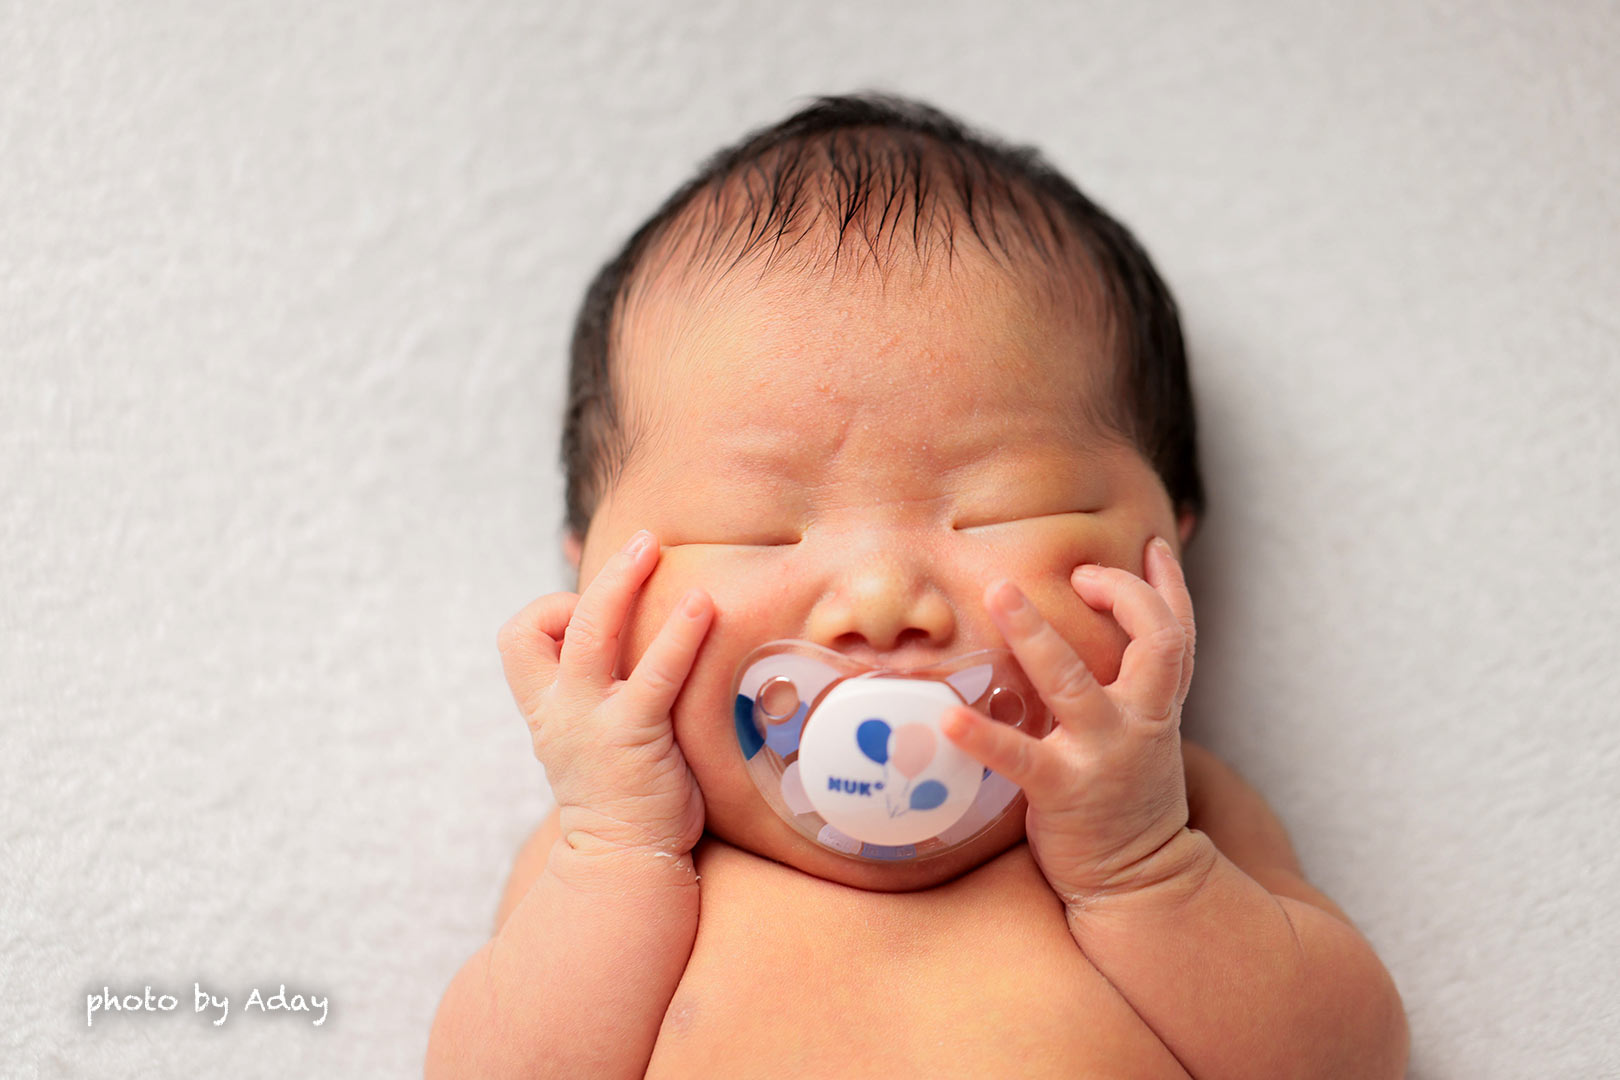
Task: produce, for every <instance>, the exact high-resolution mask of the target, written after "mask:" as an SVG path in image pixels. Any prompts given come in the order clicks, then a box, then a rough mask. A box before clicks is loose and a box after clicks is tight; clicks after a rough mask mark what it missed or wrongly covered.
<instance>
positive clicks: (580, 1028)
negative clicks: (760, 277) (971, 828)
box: [427, 266, 1407, 1080]
mask: <svg viewBox="0 0 1620 1080" xmlns="http://www.w3.org/2000/svg"><path fill="white" fill-rule="evenodd" d="M1035 296H1036V290H1020V289H1014V288H1011V287H1009V285H1008V283H1007V281H1006V279H1005V278H1004V277H997V276H996V275H995V274H993V273H991V272H989V271H984V272H982V273H978V274H975V273H974V272H973V271H972V269H971V268H966V269H964V268H963V267H962V266H958V268H957V269H956V270H955V271H954V272H953V273H952V275H950V277H948V278H945V279H942V280H934V281H928V282H923V281H920V280H918V281H912V282H910V283H908V282H906V281H904V280H902V279H901V278H899V277H897V278H892V279H890V280H888V281H887V282H875V281H866V280H855V281H847V282H843V283H840V284H838V285H837V286H826V285H823V284H821V283H816V284H811V285H806V284H805V283H803V282H797V281H791V280H776V281H767V282H766V283H763V284H757V285H750V286H749V287H748V288H747V289H739V290H732V291H729V292H724V293H722V294H720V296H719V298H717V299H711V300H710V301H709V302H707V303H705V304H702V305H694V304H689V303H683V302H681V301H680V300H679V299H677V295H676V294H672V295H670V296H669V297H668V298H667V299H666V300H664V301H662V302H660V301H659V299H658V298H657V297H656V296H655V297H654V299H653V300H651V301H649V310H647V311H646V312H645V313H644V317H641V318H638V319H637V320H636V321H635V322H634V323H633V324H632V325H631V327H630V330H629V332H628V335H627V340H626V342H625V344H624V347H625V350H626V355H630V356H635V357H638V358H649V359H646V360H642V359H638V361H637V363H636V364H632V365H629V366H628V371H627V374H626V378H627V381H628V386H627V388H626V392H627V394H628V395H629V397H630V399H631V400H632V401H634V402H636V403H637V406H638V413H637V415H638V417H639V418H640V422H643V423H645V425H646V426H645V433H646V434H645V437H644V438H643V439H641V440H640V441H639V442H638V443H637V445H636V448H635V450H634V453H633V455H632V465H631V466H630V467H629V468H628V469H626V470H625V472H624V473H623V475H622V476H621V477H619V478H618V480H617V482H616V484H615V486H614V487H613V488H612V490H611V491H610V492H609V493H608V495H607V496H606V498H605V499H604V501H603V502H602V504H601V505H600V508H599V509H598V511H597V513H596V515H595V516H594V518H593V519H592V521H591V525H590V529H589V532H588V534H587V536H586V537H585V538H584V542H583V544H582V545H581V544H578V543H571V544H570V545H569V554H570V557H571V559H572V560H573V561H574V562H575V565H576V566H577V567H578V569H579V580H580V582H581V584H582V585H583V588H582V591H581V592H579V593H578V594H575V593H555V594H551V595H549V596H545V597H542V598H540V599H538V600H536V601H535V602H534V603H532V604H530V605H529V606H528V607H526V608H525V609H524V610H523V611H522V612H520V613H519V614H518V615H517V616H515V617H514V618H513V619H512V620H511V621H510V622H509V623H508V624H507V625H506V626H505V627H503V629H502V632H501V635H500V640H499V644H500V650H501V655H502V659H503V662H504V665H505V670H506V675H507V679H508V682H509V683H510V685H511V688H512V691H513V695H514V697H515V699H516V700H517V702H518V705H519V707H520V709H521V710H522V711H523V713H524V715H525V717H526V719H527V720H528V722H529V726H530V730H531V734H532V736H533V739H534V744H535V749H536V753H537V755H538V756H539V758H540V760H541V761H542V763H543V764H544V765H545V767H546V773H547V778H548V780H549V782H550V784H551V786H552V790H553V792H554V794H555V795H556V797H557V801H558V809H557V811H555V812H554V813H553V814H552V815H551V816H550V817H549V818H548V819H547V820H546V821H545V822H544V823H543V824H542V825H541V826H540V828H539V829H538V830H537V831H536V832H535V834H534V835H533V836H532V837H531V838H530V840H529V841H528V843H526V844H525V845H524V847H523V850H522V851H521V852H520V853H519V855H518V859H517V863H516V866H515V868H514V870H513V873H512V876H511V881H510V883H509V884H508V887H507V890H506V894H505V897H504V899H503V900H502V902H501V905H500V910H499V912H498V914H497V919H496V930H495V934H494V936H493V937H492V938H491V940H490V941H489V942H488V943H487V944H486V945H485V946H484V947H483V948H482V949H481V950H479V952H478V953H477V954H476V955H475V956H474V957H473V958H472V959H471V960H469V961H468V963H467V964H466V965H465V966H464V967H463V968H462V970H461V971H460V972H459V973H458V975H457V976H456V979H455V980H454V981H453V982H452V984H451V986H450V988H449V989H448V990H447V991H446V994H445V999H444V1001H443V1003H442V1004H441V1006H440V1009H439V1014H438V1016H437V1018H436V1020H435V1025H434V1030H433V1033H432V1036H431V1039H430V1046H429V1053H428V1069H427V1071H428V1074H429V1075H430V1076H462V1075H465V1076H479V1077H495V1076H507V1075H511V1076H569V1077H576V1076H579V1077H584V1076H588V1077H607V1076H640V1075H646V1076H652V1077H692V1076H721V1077H743V1076H760V1077H785V1076H801V1075H802V1076H884V1077H898V1076H924V1075H926V1076H964V1077H966V1076H972V1077H984V1076H1020V1077H1044V1076H1052V1077H1058V1076H1062V1077H1074V1076H1109V1077H1115V1076H1117V1077H1187V1076H1193V1077H1199V1078H1216V1077H1234V1078H1237V1077H1241V1078H1243V1080H1255V1078H1262V1077H1291V1078H1292V1077H1315V1076H1344V1077H1357V1078H1382V1077H1398V1076H1400V1075H1402V1073H1403V1071H1404V1067H1405V1059H1406V1053H1407V1030H1406V1021H1405V1017H1404V1013H1403V1011H1402V1008H1401V1004H1400V999H1399V996H1398V995H1397V993H1396V991H1395V988H1394V985H1393V983H1392V982H1391V980H1390V978H1389V976H1388V974H1387V973H1386V972H1385V970H1384V968H1383V966H1382V965H1381V964H1380V963H1379V961H1378V959H1377V957H1376V955H1375V954H1374V953H1373V951H1372V949H1371V948H1370V947H1369V946H1368V944H1367V942H1366V941H1365V940H1364V939H1363V938H1362V937H1361V935H1360V934H1359V933H1357V931H1356V930H1355V929H1354V928H1353V927H1352V925H1351V924H1350V922H1349V920H1348V919H1347V918H1346V917H1345V915H1344V913H1343V912H1341V911H1340V910H1339V909H1338V908H1337V907H1336V906H1335V905H1334V904H1333V903H1332V901H1330V900H1329V899H1328V898H1327V897H1325V896H1324V895H1322V893H1320V892H1319V891H1317V890H1316V889H1315V888H1313V887H1312V886H1311V885H1309V884H1308V883H1307V882H1306V881H1305V880H1304V878H1303V876H1302V874H1301V870H1300V865H1299V863H1298V861H1297V859H1296V857H1295V854H1294V852H1293V850H1292V848H1291V846H1290V844H1289V841H1288V839H1287V836H1286V834H1285V832H1284V831H1283V828H1282V826H1281V825H1280V823H1279V822H1278V821H1277V819H1276V817H1275V816H1274V815H1273V814H1272V812H1271V811H1270V810H1269V809H1268V808H1267V807H1266V805H1265V803H1264V801H1263V800H1262V799H1261V798H1260V797H1259V796H1258V795H1257V794H1256V793H1255V792H1254V791H1253V790H1252V789H1251V788H1249V787H1248V786H1247V785H1246V784H1244V783H1243V781H1242V780H1240V779H1239V778H1238V777H1237V776H1236V775H1235V774H1234V773H1233V772H1232V771H1231V770H1230V769H1229V768H1227V767H1226V766H1225V765H1223V764H1222V763H1221V762H1219V761H1218V760H1216V759H1215V758H1214V757H1213V756H1212V755H1210V754H1209V753H1208V752H1207V751H1204V750H1201V749H1199V748H1198V747H1196V746H1194V745H1193V744H1191V743H1188V742H1185V741H1183V740H1182V738H1181V735H1180V727H1181V721H1182V704H1183V702H1184V701H1185V700H1186V697H1187V692H1188V688H1189V685H1190V683H1191V679H1192V675H1193V655H1194V643H1195V636H1196V630H1195V623H1194V617H1193V605H1192V600H1191V597H1190V596H1189V594H1188V590H1187V586H1186V582H1185V580H1184V578H1183V575H1182V570H1181V565H1180V559H1179V556H1180V550H1181V547H1182V546H1183V545H1184V544H1185V542H1186V540H1187V538H1188V536H1189V535H1190V533H1191V531H1192V529H1193V526H1194V524H1195V523H1194V522H1193V521H1192V520H1191V519H1190V518H1182V519H1180V520H1178V519H1177V517H1176V515H1175V513H1174V510H1173V508H1172V506H1171V502H1170V499H1169V496H1168V494H1167V492H1166V490H1165V488H1164V486H1163V484H1162V483H1161V481H1160V480H1159V478H1158V476H1157V475H1156V474H1155V472H1154V471H1153V468H1152V467H1151V465H1150V464H1149V463H1148V461H1147V460H1146V459H1145V458H1143V457H1142V455H1141V454H1140V453H1139V452H1138V451H1136V450H1135V449H1134V448H1132V447H1130V446H1129V445H1127V444H1125V443H1124V442H1123V441H1122V440H1120V439H1118V438H1110V437H1109V436H1108V435H1107V434H1106V433H1105V432H1104V431H1103V430H1102V429H1101V427H1100V426H1098V425H1097V424H1094V423H1092V422H1089V421H1086V420H1082V419H1079V417H1081V416H1083V415H1084V414H1085V410H1081V409H1078V408H1077V407H1076V405H1075V403H1076V402H1080V401H1082V400H1083V399H1085V397H1086V396H1087V395H1093V396H1094V395H1096V394H1097V393H1099V392H1100V391H1099V389H1098V387H1099V386H1101V385H1106V384H1103V383H1101V382H1100V381H1096V382H1094V380H1093V378H1092V376H1090V375H1089V374H1088V373H1089V372H1094V371H1095V370H1097V369H1098V368H1099V366H1101V365H1104V363H1105V360H1104V357H1103V354H1102V344H1101V335H1099V334H1098V333H1097V332H1096V329H1095V328H1094V327H1091V326H1088V325H1085V324H1084V323H1083V320H1081V319H1080V318H1079V317H1078V316H1074V315H1066V314H1064V313H1062V312H1060V311H1057V310H1054V309H1053V308H1051V307H1050V306H1048V305H1045V304H1044V303H1042V302H1041V301H1039V300H1037V299H1035ZM651 358H656V359H655V360H654V359H651ZM638 540H639V541H641V544H640V545H639V546H638V545H637V541H638ZM627 542H628V543H627ZM688 597H690V598H692V599H693V601H694V607H693V608H692V610H691V611H686V610H683V607H682V602H683V600H685V599H687V598H688ZM777 638H801V639H805V640H809V641H812V642H815V643H817V644H820V645H823V646H826V647H828V648H831V649H835V650H838V651H841V652H844V653H846V654H847V655H849V656H851V657H853V658H855V659H858V660H861V661H863V662H866V663H870V664H884V665H892V666H906V665H912V664H924V663H929V662H933V661H937V660H940V659H944V658H948V657H951V656H956V655H960V654H962V653H965V652H969V651H973V650H976V649H982V648H991V647H1001V648H1008V649H1010V650H1011V651H1012V652H1013V653H1014V655H1015V656H1016V657H1017V659H1018V662H1019V664H1020V665H1021V666H1022V667H1023V669H1024V671H1025V672H1026V674H1027V675H1028V676H1029V678H1030V680H1031V682H1032V683H1033V684H1034V685H1035V687H1036V689H1037V690H1038V691H1039V693H1040V695H1041V697H1042V699H1043V700H1044V702H1045V704H1046V706H1047V707H1048V708H1049V709H1050V711H1051V713H1052V715H1053V717H1054V718H1055V724H1054V727H1053V729H1052V731H1051V732H1050V733H1049V734H1048V735H1046V736H1045V737H1044V738H1041V739H1036V738H1034V737H1032V736H1030V735H1028V734H1026V733H1024V732H1021V731H1018V730H1016V729H1014V728H1012V727H1009V726H1006V725H1004V724H1000V723H997V722H996V721H993V720H991V719H990V718H989V717H987V716H984V715H981V714H978V713H976V712H974V711H973V710H972V709H969V708H966V707H963V708H961V709H958V710H956V711H955V712H954V713H953V714H952V716H951V717H950V718H949V719H948V720H947V721H946V723H945V730H946V733H947V735H948V737H950V738H951V739H952V740H953V741H954V742H956V743H957V745H959V746H960V747H961V748H963V749H964V750H965V751H966V752H967V753H969V754H970V755H972V756H973V757H975V758H977V759H978V760H979V761H981V762H982V763H983V764H985V765H987V766H989V767H990V768H992V769H994V770H996V771H998V772H1000V773H1001V774H1003V775H1004V776H1006V777H1007V778H1009V779H1010V780H1012V781H1014V782H1015V783H1017V784H1018V785H1019V786H1020V787H1021V788H1022V790H1023V792H1024V794H1025V796H1026V797H1027V801H1028V807H1027V811H1026V812H1025V813H1023V814H1012V815H1008V816H1007V817H1005V818H1003V819H1002V820H1001V821H1000V822H998V823H997V824H996V825H995V826H994V827H993V828H991V829H989V830H987V831H986V832H985V833H983V834H981V835H980V836H979V837H977V838H976V839H975V840H973V841H972V842H970V843H969V844H966V845H964V846H962V847H960V848H957V849H955V850H953V851H951V852H949V853H948V854H945V855H942V856H939V857H937V858H933V859H927V860H922V861H917V862H900V863H876V862H865V861H860V860H856V859H852V858H849V857H847V856H844V855H841V854H839V853H837V852H835V851H831V850H829V849H827V848H824V847H821V846H820V845H818V844H816V843H814V842H813V841H811V840H810V839H808V838H806V837H805V836H803V835H801V834H800V833H798V832H797V831H795V830H794V829H793V828H792V827H790V826H789V825H788V824H787V823H786V822H785V821H783V820H782V819H781V818H779V817H778V816H777V815H776V814H775V812H774V811H772V810H771V808H770V807H769V805H768V804H767V803H766V802H765V800H764V798H763V796H762V795H761V794H760V792H759V791H758V789H757V788H756V787H755V786H754V783H753V781H752V780H751V779H750V777H749V775H748V773H747V771H746V769H745V767H744V759H743V757H742V754H741V752H740V750H739V747H738V745H737V741H736V736H735V733H734V727H733V719H732V709H731V702H730V700H729V698H730V691H731V679H732V676H733V675H734V673H735V671H736V668H737V664H738V661H739V660H740V659H741V658H742V657H743V656H744V655H746V654H747V653H748V652H749V651H750V650H752V649H753V648H754V647H756V646H758V645H759V644H761V643H763V642H766V641H770V640H773V639H777Z"/></svg>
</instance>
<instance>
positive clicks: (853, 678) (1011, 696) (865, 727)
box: [732, 638, 1052, 861]
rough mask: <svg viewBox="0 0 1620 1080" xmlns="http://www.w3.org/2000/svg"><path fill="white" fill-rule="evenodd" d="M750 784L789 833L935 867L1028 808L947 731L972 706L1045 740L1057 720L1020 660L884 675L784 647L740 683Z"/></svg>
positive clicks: (761, 658) (986, 654)
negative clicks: (949, 721)
mask: <svg viewBox="0 0 1620 1080" xmlns="http://www.w3.org/2000/svg"><path fill="white" fill-rule="evenodd" d="M732 700H733V702H734V703H735V704H734V708H735V720H736V728H737V741H738V743H739V745H740V746H741V747H742V753H743V760H744V762H745V764H746V765H747V768H748V774H749V776H751V777H752V778H753V780H754V783H755V785H757V786H758V787H759V790H760V793H761V794H762V795H764V797H765V801H766V802H767V803H769V804H770V805H771V807H772V809H774V810H775V811H776V812H777V813H778V814H779V815H781V816H782V818H783V819H784V820H786V821H787V823H788V824H790V825H792V826H793V827H794V828H795V829H797V830H798V831H799V832H800V833H802V834H803V835H805V836H807V837H809V838H810V839H812V840H814V841H816V843H818V844H820V845H822V846H823V847H826V848H830V849H831V850H833V851H836V852H839V853H840V854H843V855H849V856H852V857H854V858H858V859H866V860H879V861H894V860H911V859H926V858H931V857H933V856H936V855H943V854H944V853H946V852H948V851H951V850H954V849H955V848H958V847H961V846H962V845H963V844H966V843H967V842H969V841H970V840H972V839H974V838H975V837H977V836H978V835H979V834H980V833H982V832H984V831H985V830H986V829H988V828H990V827H991V826H992V825H994V824H995V823H996V822H998V821H1000V820H1001V819H1002V818H1003V817H1005V816H1006V815H1007V814H1009V813H1011V812H1012V811H1013V809H1014V804H1015V802H1017V800H1018V799H1019V796H1020V795H1021V794H1022V792H1021V791H1019V789H1018V787H1017V785H1015V784H1014V783H1012V781H1010V780H1008V779H1007V778H1006V777H1004V776H1002V775H1001V774H999V773H997V772H994V771H992V770H990V769H987V768H985V767H984V766H983V765H981V764H979V762H977V761H975V760H974V759H973V758H972V757H971V756H969V755H968V754H967V752H966V751H964V750H961V749H960V748H958V747H957V746H956V744H955V743H953V742H951V741H950V739H948V738H947V737H946V736H945V733H944V732H943V731H941V730H940V726H939V722H940V720H941V719H942V718H943V717H944V715H945V711H946V710H947V709H950V708H952V707H955V706H959V705H970V706H972V707H974V708H975V709H978V710H979V711H980V712H982V713H984V714H986V715H988V716H989V717H990V718H991V719H993V720H996V721H999V722H1001V723H1004V724H1010V725H1012V726H1013V727H1016V728H1018V729H1019V730H1020V731H1023V732H1025V733H1027V734H1029V735H1031V736H1033V737H1035V738H1041V737H1042V736H1044V735H1045V734H1046V733H1047V732H1048V731H1050V730H1051V728H1052V714H1051V712H1050V711H1049V710H1047V708H1046V706H1045V704H1044V703H1043V702H1042V701H1041V698H1040V695H1039V694H1038V693H1037V692H1036V690H1035V687H1034V685H1033V684H1032V683H1031V682H1030V681H1029V678H1028V677H1027V676H1026V675H1025V674H1024V672H1023V669H1022V668H1021V667H1019V665H1018V661H1017V658H1016V657H1014V656H1013V654H1012V652H1011V651H1009V650H1007V649H983V650H980V651H978V652H972V653H965V654H963V655H962V656H958V657H953V658H951V659H950V660H946V661H942V662H940V663H938V664H930V665H923V666H919V667H912V668H885V667H872V666H870V665H867V664H863V663H860V662H859V661H856V660H853V659H851V658H849V657H847V656H844V655H843V654H842V653H839V652H836V651H834V650H832V649H829V648H825V647H823V646H821V645H817V644H815V643H813V642H809V641H800V640H797V639H794V638H783V639H780V640H777V641H771V642H767V643H766V644H764V645H761V646H760V647H759V648H757V649H755V650H754V651H752V652H750V653H749V654H748V655H747V656H745V657H743V659H742V661H741V663H739V664H738V665H737V674H736V676H735V677H734V678H733V680H732Z"/></svg>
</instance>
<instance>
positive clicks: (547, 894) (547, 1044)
mask: <svg viewBox="0 0 1620 1080" xmlns="http://www.w3.org/2000/svg"><path fill="white" fill-rule="evenodd" d="M697 916H698V883H697V875H696V873H695V872H694V869H693V864H692V856H691V853H690V852H688V853H686V854H684V855H681V856H678V857H669V856H664V855H656V854H652V853H650V852H648V853H643V852H630V851H619V852H615V853H613V854H611V855H603V854H586V853H583V852H580V851H575V850H574V849H573V848H571V847H570V846H569V845H568V844H567V842H566V841H563V840H560V839H559V829H558V826H557V816H556V814H555V812H553V814H552V815H551V816H550V817H548V818H547V820H546V822H545V823H544V824H543V825H542V826H541V827H540V829H538V830H537V831H536V832H535V834H534V836H532V837H531V838H530V839H529V841H528V843H526V844H525V845H524V847H523V850H522V851H521V852H520V853H519V855H518V859H517V863H516V865H515V866H514V867H513V870H512V878H511V881H510V882H509V883H508V885H507V890H506V895H505V897H504V899H503V900H502V903H501V906H500V912H499V913H498V914H497V916H496V932H495V936H494V937H493V938H492V939H491V940H490V941H489V942H487V943H486V944H485V945H484V947H483V948H481V949H479V950H478V952H477V953H476V954H474V956H473V957H472V959H471V960H469V961H467V963H466V964H464V965H463V966H462V968H461V970H460V971H459V972H458V973H457V974H456V977H455V979H454V980H452V982H451V983H450V987H449V989H448V990H446V991H445V995H444V1000H443V1001H442V1002H441V1003H440V1005H439V1012H438V1015H437V1017H436V1018H435V1019H434V1024H433V1032H432V1035H431V1036H430V1037H429V1040H428V1056H427V1070H426V1075H427V1076H428V1077H429V1078H433V1077H453V1076H468V1077H480V1078H483V1077H489V1078H494V1077H503V1076H523V1077H534V1076H557V1077H577V1076H590V1077H617V1076H627V1077H631V1076H634V1077H639V1076H641V1075H642V1073H643V1072H644V1071H645V1070H646V1067H647V1062H648V1061H649V1060H650V1059H651V1057H652V1050H653V1043H654V1042H655V1041H656V1039H657V1036H658V1029H659V1026H660V1025H661V1024H662V1022H663V1017H664V1011H665V1010H666V1009H667V1008H668V1006H669V1001H670V998H672V997H673V996H674V993H675V987H676V985H677V984H678V983H679V982H680V978H681V974H682V972H684V971H685V969H686V961H687V959H688V958H689V957H690V956H691V952H692V942H693V940H694V939H695V937H696V935H697Z"/></svg>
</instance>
